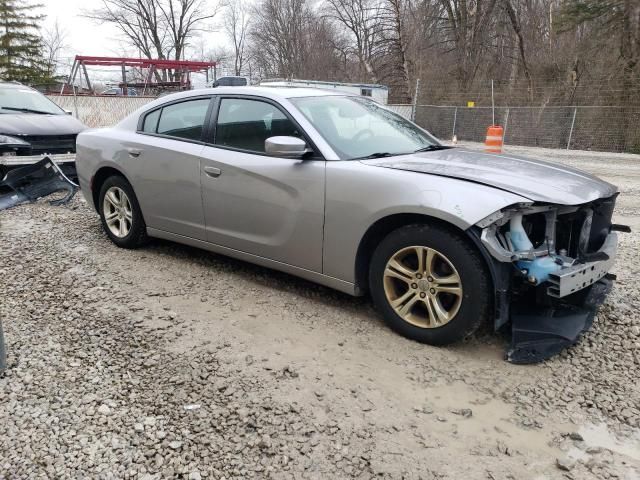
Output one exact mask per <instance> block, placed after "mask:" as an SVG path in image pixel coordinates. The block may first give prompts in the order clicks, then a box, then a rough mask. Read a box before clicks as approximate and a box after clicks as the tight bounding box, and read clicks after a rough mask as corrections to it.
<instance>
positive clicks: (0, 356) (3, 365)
mask: <svg viewBox="0 0 640 480" xmlns="http://www.w3.org/2000/svg"><path fill="white" fill-rule="evenodd" d="M6 369H7V351H6V350H5V347H4V334H3V333H2V319H0V377H1V376H2V374H3V373H4V371H5V370H6Z"/></svg>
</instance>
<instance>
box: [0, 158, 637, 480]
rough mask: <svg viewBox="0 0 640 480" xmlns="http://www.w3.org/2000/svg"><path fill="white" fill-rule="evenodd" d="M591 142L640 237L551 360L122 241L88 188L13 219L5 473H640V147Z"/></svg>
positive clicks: (4, 278)
mask: <svg viewBox="0 0 640 480" xmlns="http://www.w3.org/2000/svg"><path fill="white" fill-rule="evenodd" d="M514 150H515V149H514ZM518 153H520V152H518ZM540 153H544V151H541V152H540ZM579 155H580V154H579V153H576V152H572V155H571V156H569V157H564V156H562V155H558V158H559V161H561V162H567V163H572V164H576V162H577V163H580V164H581V165H582V166H583V168H586V169H589V170H592V171H595V172H596V173H598V174H600V175H602V176H604V177H606V178H607V179H608V180H610V181H612V182H613V183H616V184H618V185H620V187H621V190H622V196H621V199H620V203H619V208H618V210H617V212H616V221H617V222H619V223H627V224H630V225H632V227H634V229H635V231H634V233H633V234H628V235H624V236H623V238H622V241H621V246H620V249H621V250H620V258H619V261H618V264H617V266H616V273H617V274H618V278H619V281H618V283H617V286H616V288H615V289H614V291H613V293H612V295H611V296H610V298H609V300H608V302H607V303H606V304H605V306H604V307H603V308H602V310H601V312H600V314H599V315H598V317H597V319H596V322H595V325H594V327H593V329H592V330H591V331H590V332H589V333H588V334H587V335H586V336H585V337H584V338H583V340H582V341H581V342H580V343H579V344H578V345H577V346H575V347H573V348H571V349H569V350H568V351H566V352H565V353H563V354H561V355H559V356H557V357H555V358H554V359H552V360H550V361H547V362H545V363H544V364H542V365H537V366H515V365H510V364H508V363H506V362H504V361H503V360H502V354H503V350H504V347H505V344H506V341H507V339H505V338H502V337H498V336H496V335H493V334H490V333H485V334H483V335H481V336H480V337H478V338H476V339H473V340H470V341H469V342H467V343H465V344H462V345H457V346H454V347H451V348H446V349H444V348H433V347H429V346H424V345H419V344H416V343H414V342H410V341H408V340H405V339H403V338H401V337H399V336H397V335H395V334H393V333H391V332H390V331H389V330H388V329H387V328H385V327H384V325H383V324H382V322H381V320H380V318H379V317H378V316H377V315H376V314H375V312H374V311H373V309H372V307H371V306H370V303H369V301H368V300H367V299H366V298H365V299H354V298H351V297H348V296H346V295H343V294H340V293H338V292H335V291H332V290H329V289H326V288H323V287H320V286H317V285H313V284H310V283H308V282H305V281H303V280H300V279H296V278H294V277H291V276H288V275H285V274H281V273H277V272H273V271H270V270H267V269H264V268H260V267H256V266H253V265H249V264H246V263H243V262H239V261H235V260H231V259H228V258H225V257H222V256H218V255H215V254H211V253H207V252H203V251H200V250H197V249H192V248H188V247H184V246H180V245H176V244H172V243H169V242H161V241H154V242H152V243H151V244H150V245H149V246H148V247H145V248H144V249H141V250H137V251H125V250H119V249H118V248H116V247H115V246H114V245H112V244H111V243H110V242H109V241H108V239H107V238H106V236H105V235H104V234H103V233H102V231H101V229H100V225H99V222H98V218H97V216H96V215H95V213H94V212H92V211H90V210H89V208H88V207H87V205H86V204H85V203H84V202H83V201H82V200H81V199H80V198H79V197H78V198H76V199H75V200H74V201H73V202H72V203H71V204H70V205H68V206H66V207H51V206H49V205H48V204H46V203H45V202H40V203H37V204H33V205H27V206H21V207H18V208H15V209H12V210H9V211H5V212H2V213H0V242H1V244H2V248H1V249H0V291H2V294H0V300H1V303H0V317H1V318H2V321H3V324H4V327H5V335H6V340H7V346H8V350H9V367H10V368H9V370H8V371H7V373H6V375H5V376H4V378H1V379H0V399H1V400H2V401H1V403H0V478H29V479H31V478H105V479H106V478H114V479H115V478H118V479H120V478H136V479H159V478H184V479H193V480H196V479H222V478H225V479H229V478H318V479H320V478H323V479H324V478H367V479H368V478H374V477H375V478H407V479H411V478H416V479H417V478H423V479H432V478H433V479H436V478H437V479H443V478H451V479H458V478H465V479H476V478H477V479H494V480H498V479H514V478H517V479H525V478H532V479H556V478H558V479H560V478H569V479H595V478H598V479H599V478H622V479H637V478H640V387H639V385H638V378H639V377H640V315H639V314H638V309H639V307H640V286H639V285H640V284H639V283H638V282H637V278H638V274H639V273H640V261H639V260H638V258H637V252H638V251H639V249H640V234H639V233H637V232H638V231H639V229H640V221H639V218H640V215H639V213H640V212H639V211H640V158H638V157H633V156H622V157H620V156H611V157H606V156H602V155H600V156H597V155H593V154H585V155H583V157H580V156H579Z"/></svg>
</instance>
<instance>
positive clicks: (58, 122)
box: [0, 113, 87, 136]
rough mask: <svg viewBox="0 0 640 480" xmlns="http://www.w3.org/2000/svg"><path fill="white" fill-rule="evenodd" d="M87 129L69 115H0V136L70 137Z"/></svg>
mask: <svg viewBox="0 0 640 480" xmlns="http://www.w3.org/2000/svg"><path fill="white" fill-rule="evenodd" d="M86 128H87V127H86V126H85V125H84V124H83V123H82V122H80V121H78V120H77V119H75V118H73V117H72V116H71V115H39V114H31V113H24V114H17V115H14V114H12V113H9V114H7V113H3V114H0V134H4V135H16V136H19V135H72V134H78V133H80V132H81V131H83V130H85V129H86Z"/></svg>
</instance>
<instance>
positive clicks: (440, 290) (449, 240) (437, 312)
mask: <svg viewBox="0 0 640 480" xmlns="http://www.w3.org/2000/svg"><path fill="white" fill-rule="evenodd" d="M369 284H370V285H369V286H370V290H371V296H372V297H373V301H374V303H375V305H376V307H377V308H378V309H379V310H380V311H381V312H382V314H383V316H384V319H385V321H386V323H387V324H388V325H389V326H390V327H391V328H392V329H393V330H395V331H396V332H398V333H400V334H401V335H403V336H405V337H407V338H410V339H412V340H417V341H419V342H423V343H428V344H431V345H447V344H450V343H453V342H456V341H459V340H462V339H463V338H465V337H467V336H469V335H471V334H472V333H473V332H474V331H475V330H477V328H478V327H479V326H480V324H481V323H482V322H483V321H485V320H486V319H487V316H488V313H489V308H490V306H491V298H492V284H491V281H490V278H489V275H488V273H487V269H486V266H485V264H484V261H483V259H482V257H481V256H480V253H479V252H478V251H477V250H476V249H475V248H474V247H473V245H471V244H469V243H468V242H467V241H466V240H465V239H463V238H462V237H461V236H459V235H458V234H456V233H455V232H453V231H450V230H449V229H447V228H443V227H439V226H430V225H408V226H405V227H402V228H399V229H398V230H395V231H393V232H391V233H390V234H389V235H388V236H387V237H386V238H385V239H384V240H383V241H382V242H381V243H380V244H379V245H378V247H377V248H376V250H375V252H374V254H373V258H372V260H371V265H370V271H369Z"/></svg>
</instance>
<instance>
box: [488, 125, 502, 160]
mask: <svg viewBox="0 0 640 480" xmlns="http://www.w3.org/2000/svg"><path fill="white" fill-rule="evenodd" d="M503 133H504V130H503V129H502V127H501V126H500V125H491V126H490V127H489V128H488V129H487V139H486V140H485V142H484V146H485V151H487V152H493V153H502V138H503Z"/></svg>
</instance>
